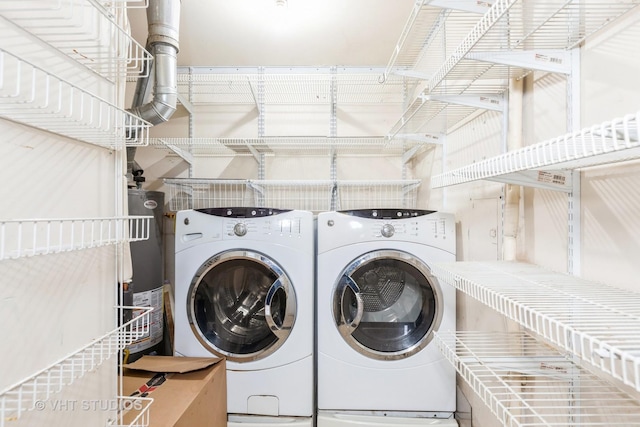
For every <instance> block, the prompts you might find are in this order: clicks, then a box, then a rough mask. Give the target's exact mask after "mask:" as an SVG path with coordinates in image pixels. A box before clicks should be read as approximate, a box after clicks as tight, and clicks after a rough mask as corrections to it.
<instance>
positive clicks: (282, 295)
mask: <svg viewBox="0 0 640 427" xmlns="http://www.w3.org/2000/svg"><path fill="white" fill-rule="evenodd" d="M187 315H188V318H189V324H190V326H191V328H192V330H193V332H194V334H195V335H196V337H197V338H198V340H199V341H200V342H201V343H202V345H204V346H205V347H206V348H207V349H208V350H210V351H211V352H212V353H214V354H218V355H222V356H225V357H226V358H227V359H228V360H231V361H235V362H246V361H252V360H258V359H262V358H264V357H266V356H268V355H270V354H272V353H273V352H274V351H276V350H277V349H278V348H279V347H280V346H281V345H282V344H284V342H285V341H286V339H287V337H288V336H289V334H290V332H291V329H292V328H293V324H294V323H295V317H296V296H295V292H294V289H293V286H292V284H291V280H290V279H289V277H288V276H287V274H286V273H285V272H284V270H283V269H282V268H281V267H280V266H279V265H278V264H277V263H276V262H275V261H274V260H272V259H271V258H269V257H267V256H266V255H264V254H261V253H259V252H253V251H249V250H231V251H226V252H223V253H220V254H218V255H216V256H214V257H212V258H210V259H208V260H207V261H206V262H205V263H204V264H203V265H202V266H201V267H200V268H199V269H198V271H197V272H196V274H195V276H194V277H193V280H192V281H191V286H190V287H189V293H188V298H187Z"/></svg>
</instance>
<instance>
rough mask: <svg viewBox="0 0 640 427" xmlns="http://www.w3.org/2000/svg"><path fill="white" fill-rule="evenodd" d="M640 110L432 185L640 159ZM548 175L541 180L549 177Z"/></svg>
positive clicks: (445, 175)
mask: <svg viewBox="0 0 640 427" xmlns="http://www.w3.org/2000/svg"><path fill="white" fill-rule="evenodd" d="M638 135H640V112H637V113H635V114H629V115H627V116H625V117H622V118H617V119H614V120H611V121H607V122H604V123H602V124H599V125H596V126H592V127H589V128H585V129H582V130H581V131H579V132H575V133H568V134H566V135H564V136H560V137H557V138H553V139H550V140H547V141H544V142H540V143H538V144H534V145H530V146H527V147H524V148H521V149H519V150H514V151H511V152H508V153H505V154H502V155H499V156H497V157H493V158H490V159H486V160H483V161H480V162H477V163H474V164H471V165H468V166H465V167H462V168H459V169H455V170H452V171H449V172H446V173H443V174H440V175H435V176H433V177H432V178H431V182H432V187H433V188H439V187H446V186H449V185H455V184H461V183H465V182H470V181H475V180H480V179H492V178H497V177H500V176H503V175H508V174H514V173H517V172H521V171H528V170H542V171H544V170H562V169H577V168H582V167H587V166H594V165H600V164H605V163H613V162H620V161H625V160H632V159H637V158H640V141H639V139H638ZM546 179H547V178H546V174H542V175H540V178H539V180H546Z"/></svg>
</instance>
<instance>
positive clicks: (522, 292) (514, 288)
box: [432, 262, 640, 391]
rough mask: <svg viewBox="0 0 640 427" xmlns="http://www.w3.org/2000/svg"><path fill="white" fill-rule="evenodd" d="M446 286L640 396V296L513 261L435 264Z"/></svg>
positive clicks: (435, 272) (437, 272)
mask: <svg viewBox="0 0 640 427" xmlns="http://www.w3.org/2000/svg"><path fill="white" fill-rule="evenodd" d="M432 268H433V273H434V274H435V275H436V276H437V277H438V278H439V279H440V280H442V281H443V282H446V283H449V284H450V285H452V286H455V287H456V288H457V289H458V290H460V291H462V292H464V293H465V294H467V295H469V296H471V297H473V298H475V299H477V300H478V301H480V302H482V303H483V304H485V305H487V306H489V307H491V308H493V309H494V310H496V311H497V312H499V313H500V314H502V315H504V316H506V317H507V318H509V319H511V320H513V321H515V322H517V323H519V324H520V325H522V326H524V327H526V328H528V329H529V330H531V331H532V332H534V333H535V334H537V335H539V336H541V337H543V338H544V339H546V340H547V341H548V342H549V343H551V344H553V345H555V346H557V347H559V348H562V349H564V350H566V351H568V352H570V353H571V354H572V355H575V356H576V357H577V359H578V362H580V363H586V364H588V365H591V366H593V367H595V368H596V369H598V370H600V371H602V372H605V373H607V374H609V375H611V376H612V377H613V378H615V379H617V380H620V381H622V382H623V383H624V384H626V385H629V386H631V387H633V388H635V389H636V390H637V391H640V336H638V331H640V294H638V293H634V292H631V291H625V290H622V289H618V288H615V287H611V286H607V285H604V284H600V283H593V282H589V281H587V280H583V279H580V278H578V277H575V276H570V275H567V274H560V273H554V272H551V271H548V270H545V269H542V268H540V267H538V266H535V265H531V264H523V263H512V262H487V263H481V262H458V263H449V264H435V265H433V266H432Z"/></svg>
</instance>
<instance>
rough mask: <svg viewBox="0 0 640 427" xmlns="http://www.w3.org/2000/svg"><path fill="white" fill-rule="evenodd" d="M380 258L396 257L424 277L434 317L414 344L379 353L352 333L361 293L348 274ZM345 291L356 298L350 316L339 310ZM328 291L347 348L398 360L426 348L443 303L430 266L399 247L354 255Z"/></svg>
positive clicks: (359, 313)
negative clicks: (399, 349)
mask: <svg viewBox="0 0 640 427" xmlns="http://www.w3.org/2000/svg"><path fill="white" fill-rule="evenodd" d="M380 259H390V260H398V261H401V262H405V263H406V264H409V265H410V266H412V267H414V268H415V269H416V270H417V271H418V272H419V273H420V274H421V275H422V276H424V279H426V280H427V282H428V283H429V285H430V288H431V289H432V291H433V294H434V298H435V310H436V312H435V315H434V319H433V321H432V322H431V325H430V326H429V328H428V329H427V331H426V332H425V334H424V336H423V337H422V338H421V339H420V340H419V341H417V342H416V343H415V344H413V345H411V346H409V347H407V348H405V349H403V350H401V351H395V352H383V351H378V350H374V349H372V348H369V347H366V346H364V345H363V344H362V343H360V342H359V341H358V340H357V339H356V338H355V337H354V336H353V333H354V332H355V331H356V330H357V328H358V326H359V325H360V321H361V320H362V316H363V313H362V310H363V303H362V301H363V300H362V296H361V295H360V288H359V286H358V284H357V283H356V282H355V281H354V280H353V279H352V277H351V276H352V274H353V273H354V272H355V271H356V270H358V269H359V268H362V267H363V266H366V264H368V263H370V262H372V261H375V260H380ZM348 291H351V292H353V293H354V295H355V297H356V314H355V315H354V316H349V317H346V316H345V313H344V312H343V300H344V298H345V295H346V292H348ZM332 294H333V297H332V298H333V302H332V304H331V305H332V311H333V313H332V314H333V319H334V322H335V325H336V327H337V328H338V331H339V333H340V335H341V336H342V338H343V339H344V340H345V342H346V343H347V344H348V345H349V346H350V347H351V348H353V349H354V350H356V351H357V352H358V353H360V354H362V355H364V356H367V357H370V358H372V359H377V360H398V359H404V358H407V357H409V356H412V355H413V354H415V353H417V352H419V351H420V350H422V349H423V348H424V347H426V346H427V344H429V342H431V340H432V339H433V332H434V331H436V330H438V328H439V327H440V323H441V322H442V315H443V311H444V304H443V297H442V291H441V289H440V283H439V282H438V280H437V278H436V277H435V276H433V274H432V273H431V269H430V268H429V266H428V265H427V264H426V263H424V262H423V261H421V260H420V259H418V258H417V257H416V256H414V255H412V254H409V253H407V252H404V251H401V250H397V249H382V250H374V251H371V252H367V253H365V254H362V255H360V256H359V257H358V258H356V259H355V260H353V261H351V262H350V263H349V264H348V265H347V266H346V267H345V268H344V270H342V272H341V273H340V274H339V275H338V278H337V280H336V282H335V284H334V287H333V292H332ZM336 309H338V310H339V312H335V310H336ZM351 317H353V319H351Z"/></svg>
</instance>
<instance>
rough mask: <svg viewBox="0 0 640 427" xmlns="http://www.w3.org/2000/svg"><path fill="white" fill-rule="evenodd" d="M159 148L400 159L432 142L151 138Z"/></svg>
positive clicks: (213, 153) (209, 152)
mask: <svg viewBox="0 0 640 427" xmlns="http://www.w3.org/2000/svg"><path fill="white" fill-rule="evenodd" d="M149 145H150V146H153V147H155V148H158V149H169V150H171V151H176V150H177V151H187V152H188V153H190V154H191V155H193V156H194V157H206V156H237V155H252V156H253V155H255V154H256V153H258V154H284V155H304V156H316V155H317V156H327V155H333V154H338V155H341V154H361V155H380V156H400V155H402V154H404V153H406V152H407V151H408V150H410V149H412V148H415V147H417V146H425V147H427V146H432V143H429V142H419V141H405V140H400V139H395V140H390V139H388V138H387V137H384V136H379V137H324V136H315V137H314V136H309V137H305V136H299V137H262V138H150V139H149Z"/></svg>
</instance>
